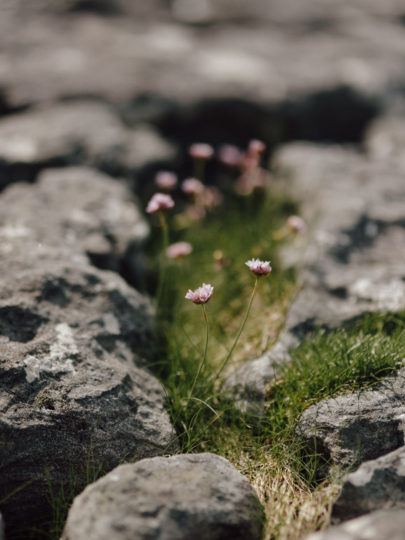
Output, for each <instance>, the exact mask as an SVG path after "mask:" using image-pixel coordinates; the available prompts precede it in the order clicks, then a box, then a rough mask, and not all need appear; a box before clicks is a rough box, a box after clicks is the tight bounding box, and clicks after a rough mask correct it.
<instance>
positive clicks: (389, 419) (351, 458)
mask: <svg viewBox="0 0 405 540" xmlns="http://www.w3.org/2000/svg"><path fill="white" fill-rule="evenodd" d="M404 415H405V370H401V371H400V372H399V373H398V374H397V375H396V376H392V377H387V378H386V379H384V380H383V381H382V382H381V383H380V384H379V385H378V386H377V387H376V388H375V389H373V390H366V391H361V392H354V393H352V394H347V395H342V396H339V397H337V398H333V399H328V400H325V401H322V402H320V403H318V404H316V405H313V406H312V407H309V409H307V410H306V411H305V412H304V414H303V415H302V416H301V418H300V421H299V423H298V427H297V433H298V434H299V435H301V436H303V437H304V438H305V439H307V441H308V444H309V445H310V446H311V447H313V446H314V445H316V449H317V450H318V451H321V452H323V453H324V454H325V455H326V457H327V458H329V459H331V461H332V462H333V463H335V464H338V465H341V466H348V465H352V466H353V465H354V464H359V463H361V462H363V461H365V460H369V459H374V458H377V457H379V456H381V455H383V454H386V453H387V452H390V451H392V450H395V449H397V448H399V447H401V446H402V445H403V444H404V442H405V440H404V433H405V424H404V418H405V416H404Z"/></svg>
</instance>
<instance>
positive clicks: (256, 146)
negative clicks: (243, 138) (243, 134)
mask: <svg viewBox="0 0 405 540" xmlns="http://www.w3.org/2000/svg"><path fill="white" fill-rule="evenodd" d="M265 149H266V145H265V144H264V142H263V141H259V140H257V139H253V140H252V141H250V143H249V146H248V153H249V154H262V153H263V152H264V151H265Z"/></svg>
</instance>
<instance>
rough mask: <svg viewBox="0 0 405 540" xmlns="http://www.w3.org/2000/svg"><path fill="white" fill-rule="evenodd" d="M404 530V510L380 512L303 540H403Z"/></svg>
mask: <svg viewBox="0 0 405 540" xmlns="http://www.w3.org/2000/svg"><path fill="white" fill-rule="evenodd" d="M404 530H405V513H404V511H403V510H402V509H401V510H380V511H378V512H372V513H371V514H367V515H366V516H363V517H360V518H357V519H352V520H350V521H346V522H345V523H343V524H342V525H338V526H337V527H331V528H329V529H327V530H325V531H321V532H318V533H313V534H310V535H309V536H306V537H305V539H303V540H403V538H404Z"/></svg>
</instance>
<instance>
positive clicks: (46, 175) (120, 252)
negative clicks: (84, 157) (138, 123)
mask: <svg viewBox="0 0 405 540" xmlns="http://www.w3.org/2000/svg"><path fill="white" fill-rule="evenodd" d="M148 233H149V226H148V224H147V222H146V220H145V219H144V217H143V216H142V214H141V212H140V210H139V208H138V206H137V205H136V201H135V199H134V197H133V196H132V195H131V194H130V191H129V189H128V187H127V186H126V185H124V183H123V182H122V181H118V180H113V179H112V178H110V177H108V176H106V175H105V174H102V173H98V172H97V171H95V170H93V169H90V168H85V167H65V168H60V169H47V170H46V171H44V172H43V173H41V174H40V176H39V179H38V182H37V183H36V184H35V185H30V184H24V183H18V184H15V185H12V186H9V187H8V188H7V189H6V190H5V192H4V193H3V194H2V196H1V197H0V239H1V250H2V251H3V253H6V252H7V251H8V252H9V253H13V252H15V251H16V249H17V244H18V243H23V244H24V246H25V245H26V244H28V243H30V244H34V245H35V244H38V243H40V244H43V245H46V246H50V247H54V248H55V249H58V250H59V249H60V248H61V246H63V249H66V250H67V249H69V250H70V251H71V252H72V253H77V254H86V255H87V256H88V257H89V258H90V260H91V261H92V262H93V263H95V264H96V265H97V266H99V267H101V268H106V269H111V270H116V271H119V270H120V267H121V265H122V262H123V261H125V264H126V265H127V268H128V271H129V273H130V274H131V276H130V277H131V278H132V280H133V281H134V282H136V281H137V280H138V281H139V282H140V281H141V279H142V270H143V268H142V262H141V256H140V247H141V246H142V244H143V242H144V241H145V239H146V237H147V235H148ZM48 253H49V251H48Z"/></svg>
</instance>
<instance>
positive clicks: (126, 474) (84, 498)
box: [62, 454, 263, 540]
mask: <svg viewBox="0 0 405 540" xmlns="http://www.w3.org/2000/svg"><path fill="white" fill-rule="evenodd" d="M262 522H263V511H262V508H261V506H260V503H259V501H258V499H257V497H256V495H255V493H254V491H253V489H252V487H251V486H250V485H249V483H248V481H247V480H246V479H245V478H244V477H243V476H242V475H241V474H240V473H239V472H238V471H237V470H236V469H234V468H233V467H232V465H231V464H230V463H229V462H228V461H227V460H226V459H224V458H222V457H219V456H217V455H215V454H195V455H192V454H183V455H178V456H173V457H169V458H167V457H158V458H152V459H145V460H142V461H140V462H139V463H136V464H134V465H121V466H120V467H118V468H116V469H114V470H113V471H111V473H109V474H108V475H106V476H105V477H103V478H101V479H100V480H98V481H97V482H96V483H94V484H92V485H90V486H88V487H87V488H86V489H85V490H84V491H83V493H81V494H80V495H79V496H78V497H77V498H76V499H75V501H74V503H73V506H72V507H71V509H70V511H69V515H68V519H67V522H66V526H65V530H64V532H63V535H62V539H63V540H84V539H86V540H110V539H112V538H114V540H146V539H148V540H153V539H160V540H186V539H189V538H193V539H195V540H207V539H208V538H209V539H210V540H211V539H212V540H224V539H225V538H232V539H235V540H253V539H257V540H259V539H260V538H261V531H262Z"/></svg>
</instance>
